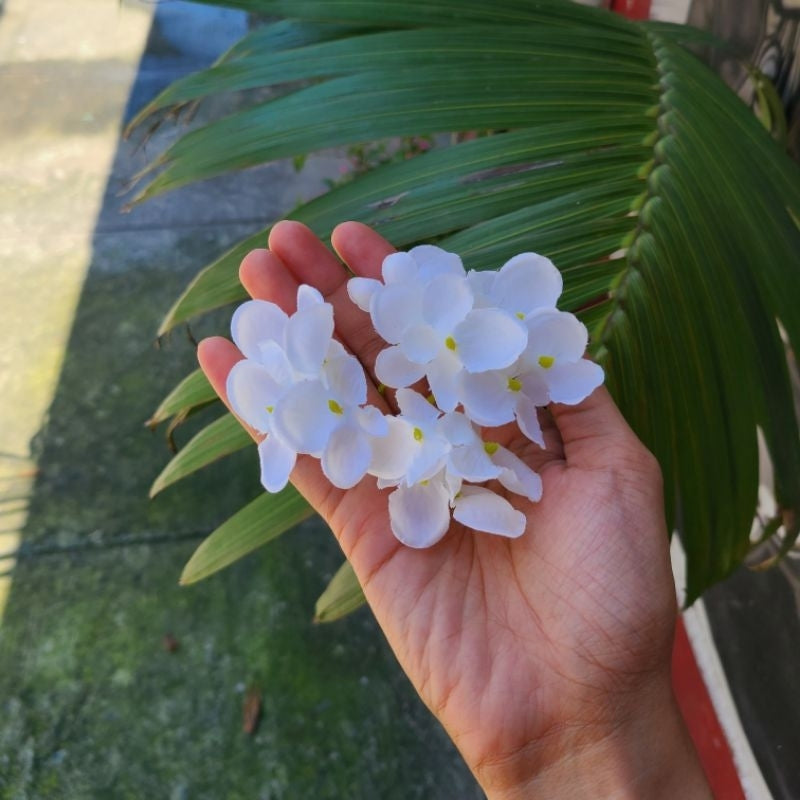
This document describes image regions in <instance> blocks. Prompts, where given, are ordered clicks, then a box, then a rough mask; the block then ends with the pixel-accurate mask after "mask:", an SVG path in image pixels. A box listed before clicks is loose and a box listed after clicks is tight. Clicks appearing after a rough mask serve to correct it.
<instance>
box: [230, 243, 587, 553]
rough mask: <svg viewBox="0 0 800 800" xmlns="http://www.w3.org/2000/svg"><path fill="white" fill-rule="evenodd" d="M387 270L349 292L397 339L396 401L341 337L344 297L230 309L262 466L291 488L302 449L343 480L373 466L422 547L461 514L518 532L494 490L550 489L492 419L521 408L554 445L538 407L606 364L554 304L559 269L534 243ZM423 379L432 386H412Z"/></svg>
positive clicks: (582, 391)
mask: <svg viewBox="0 0 800 800" xmlns="http://www.w3.org/2000/svg"><path fill="white" fill-rule="evenodd" d="M382 277H383V280H382V281H379V280H375V279H371V278H352V279H351V280H350V281H349V283H348V291H349V294H350V297H351V299H352V300H353V302H354V303H356V305H358V306H359V307H360V308H361V309H362V310H364V311H366V312H368V313H369V315H370V317H371V319H372V323H373V326H374V328H375V330H376V331H377V333H378V334H379V335H380V336H381V337H382V338H383V339H384V340H385V341H386V342H387V344H388V346H387V347H386V348H385V349H384V350H382V351H381V352H380V353H379V355H378V358H377V360H376V363H375V373H376V375H377V378H378V380H379V381H381V382H382V383H383V384H384V385H385V386H387V387H391V388H393V389H396V390H397V392H396V400H397V406H398V408H399V413H398V414H397V415H395V416H391V415H384V414H382V413H381V412H380V411H378V409H376V408H375V407H373V406H369V405H366V400H367V382H366V378H365V375H364V371H363V368H362V367H361V364H360V363H359V362H358V360H357V359H356V358H354V357H353V356H351V355H350V354H348V353H347V352H346V351H345V349H344V348H343V347H342V346H341V345H340V344H339V343H338V342H337V341H336V340H335V339H333V327H334V326H333V309H332V307H331V306H330V305H329V304H327V303H325V302H324V300H323V298H322V296H321V295H320V294H319V292H317V291H316V290H315V289H313V288H311V287H309V286H301V287H300V289H299V290H298V296H297V311H296V313H294V314H292V315H291V316H288V315H287V314H285V313H284V312H283V311H282V310H281V309H279V308H278V307H277V306H275V305H274V304H272V303H267V302H264V301H260V300H253V301H251V302H248V303H245V304H244V305H243V306H241V307H240V308H239V309H238V310H237V311H236V313H235V314H234V317H233V322H232V332H233V339H234V342H235V343H236V345H237V346H238V347H239V349H240V350H241V351H242V353H243V354H244V356H245V360H243V361H240V362H239V363H237V364H236V365H235V366H234V368H233V369H232V370H231V373H230V375H229V377H228V384H227V391H228V397H229V399H230V402H231V406H232V407H233V410H234V411H235V412H236V413H237V414H238V415H239V416H240V417H241V418H242V419H243V420H244V421H245V422H247V423H248V424H249V425H250V426H251V427H253V428H255V429H256V430H257V431H259V432H261V433H263V434H264V435H265V438H264V439H263V441H262V442H261V444H260V445H259V453H260V458H261V479H262V483H263V484H264V486H265V487H266V488H267V489H268V490H269V491H272V492H275V491H279V490H280V489H282V488H283V487H284V486H285V485H286V482H287V480H288V477H289V473H290V472H291V470H292V468H293V466H294V463H295V460H296V457H297V455H298V454H299V453H305V454H310V455H313V456H316V457H318V458H320V459H321V462H322V469H323V471H324V473H325V475H326V476H327V477H328V479H329V480H330V481H331V483H333V484H334V485H335V486H338V487H340V488H343V489H344V488H350V487H351V486H354V485H355V484H356V483H358V482H359V481H360V480H361V479H362V478H363V477H364V476H365V475H366V474H369V475H373V476H375V477H376V478H377V482H378V487H379V488H389V487H392V488H393V489H394V491H393V492H392V493H391V494H390V496H389V516H390V520H391V526H392V531H393V532H394V534H395V536H397V538H398V539H399V540H400V541H402V542H403V543H405V544H407V545H409V546H412V547H428V546H430V545H432V544H435V543H436V542H437V541H439V539H441V538H442V536H444V534H445V533H446V531H447V530H448V528H449V526H450V521H451V514H452V517H453V518H454V519H456V520H457V521H458V522H460V523H462V524H463V525H465V526H467V527H470V528H473V529H475V530H479V531H485V532H488V533H494V534H498V535H502V536H508V537H516V536H519V535H521V534H522V533H523V532H524V530H525V516H524V515H523V514H522V513H521V512H520V511H518V510H517V509H515V508H514V506H513V505H512V504H511V503H510V502H509V501H508V500H507V499H506V498H505V497H502V496H500V495H499V494H497V493H496V492H494V491H492V490H491V489H489V488H488V487H487V486H485V485H484V484H486V483H487V482H488V481H497V482H498V483H499V484H500V485H501V486H502V487H503V488H505V490H506V491H507V492H510V493H515V494H518V495H520V496H522V497H525V498H527V499H528V500H531V501H537V500H539V499H540V498H541V494H542V485H541V480H540V478H539V476H538V475H537V474H536V473H535V472H534V471H533V470H532V469H531V468H530V467H529V466H528V465H526V464H525V463H524V462H523V461H521V460H520V459H519V458H517V456H515V455H514V454H513V453H512V452H511V451H509V450H508V449H506V448H504V447H502V446H501V445H500V444H499V443H498V442H495V441H492V440H490V439H487V440H484V438H483V428H491V427H496V426H500V425H505V424H506V423H510V422H514V421H516V423H517V425H518V426H519V429H520V430H521V431H522V432H523V434H524V435H525V436H527V437H528V438H529V439H530V440H531V441H533V442H535V443H537V444H538V445H539V446H541V447H544V439H543V437H542V431H541V428H540V427H539V422H538V418H537V411H536V409H537V407H541V406H545V405H547V404H548V403H551V402H556V403H567V404H574V403H578V402H580V401H581V400H582V399H583V398H584V397H586V396H587V395H589V394H590V393H591V392H592V391H593V390H594V389H595V388H596V387H597V386H599V385H600V384H601V383H602V380H603V371H602V369H601V368H600V367H599V366H597V365H596V364H594V363H592V362H590V361H586V360H584V359H583V353H584V350H585V348H586V344H587V332H586V328H585V327H584V326H583V325H582V324H581V323H580V322H579V321H578V319H577V318H576V317H574V316H573V315H572V314H569V313H567V312H563V311H559V310H557V309H556V302H557V300H558V297H559V296H560V294H561V289H562V281H561V275H560V273H559V272H558V270H557V269H556V268H555V267H554V266H553V264H552V263H551V262H550V261H549V260H548V259H546V258H544V257H542V256H539V255H536V254H534V253H523V254H521V255H518V256H515V257H514V258H512V259H511V260H510V261H508V262H507V263H506V264H504V265H503V267H502V268H501V269H500V270H498V271H496V272H474V271H471V272H467V271H466V270H465V269H464V267H463V264H462V263H461V259H460V258H459V257H458V256H457V255H455V254H454V253H448V252H446V251H444V250H441V249H440V248H438V247H433V246H430V245H423V246H420V247H415V248H413V249H412V250H410V251H409V252H407V253H394V254H392V255H390V256H388V257H387V258H386V259H385V260H384V262H383V267H382ZM423 380H424V381H425V384H426V385H427V387H428V389H429V390H430V394H427V395H423V394H421V393H420V392H418V391H416V390H415V389H413V388H411V387H412V386H413V385H416V384H418V383H419V382H420V381H423Z"/></svg>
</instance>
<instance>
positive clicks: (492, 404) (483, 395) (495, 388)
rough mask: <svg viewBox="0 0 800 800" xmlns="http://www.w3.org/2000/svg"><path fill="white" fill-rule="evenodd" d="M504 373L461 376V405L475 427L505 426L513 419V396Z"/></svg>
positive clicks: (507, 377)
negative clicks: (476, 425)
mask: <svg viewBox="0 0 800 800" xmlns="http://www.w3.org/2000/svg"><path fill="white" fill-rule="evenodd" d="M509 377H512V376H510V375H508V374H507V373H505V372H502V371H495V370H491V371H489V372H478V373H470V372H464V374H463V375H462V376H461V402H462V403H463V404H464V410H465V411H466V412H467V414H468V416H469V417H470V419H472V420H473V421H474V422H476V423H477V424H478V425H488V426H495V425H505V423H506V422H511V420H513V419H514V403H515V400H516V393H515V392H512V391H511V389H510V388H509V386H508V380H509Z"/></svg>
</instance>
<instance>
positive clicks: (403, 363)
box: [375, 345, 425, 389]
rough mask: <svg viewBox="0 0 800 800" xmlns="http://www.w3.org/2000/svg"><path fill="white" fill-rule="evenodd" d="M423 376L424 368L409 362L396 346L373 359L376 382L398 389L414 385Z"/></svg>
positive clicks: (382, 351)
mask: <svg viewBox="0 0 800 800" xmlns="http://www.w3.org/2000/svg"><path fill="white" fill-rule="evenodd" d="M424 374H425V367H424V366H422V365H420V364H414V363H413V362H412V361H409V360H408V359H407V358H406V357H405V356H404V355H403V353H402V351H401V350H400V348H399V347H398V346H397V345H393V346H392V347H387V348H386V349H385V350H381V352H380V353H378V357H377V358H376V359H375V375H376V376H377V378H378V380H379V381H380V382H381V383H383V384H386V386H391V387H392V388H393V389H399V388H401V387H403V386H410V385H411V384H412V383H416V382H417V381H418V380H419V379H420V378H421V377H422V376H423V375H424Z"/></svg>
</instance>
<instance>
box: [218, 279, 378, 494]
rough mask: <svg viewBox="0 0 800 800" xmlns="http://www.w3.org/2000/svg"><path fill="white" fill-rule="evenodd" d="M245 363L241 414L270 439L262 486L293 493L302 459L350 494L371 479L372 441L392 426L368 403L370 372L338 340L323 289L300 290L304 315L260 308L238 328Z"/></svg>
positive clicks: (233, 390)
mask: <svg viewBox="0 0 800 800" xmlns="http://www.w3.org/2000/svg"><path fill="white" fill-rule="evenodd" d="M231 330H232V334H233V339H234V342H235V343H236V345H237V346H238V347H239V349H240V350H241V351H242V353H243V354H244V355H245V356H246V358H245V360H244V361H240V362H238V363H237V364H235V365H234V367H233V369H231V372H230V374H229V375H228V380H227V387H226V388H227V393H228V398H229V400H230V403H231V406H232V408H233V410H234V412H235V413H236V414H237V415H238V416H239V417H240V418H241V419H243V420H244V421H245V422H246V423H247V424H248V425H250V426H251V427H253V428H254V429H255V430H257V431H259V432H260V433H263V434H265V438H264V440H263V441H262V442H261V443H260V444H259V446H258V451H259V460H260V462H261V482H262V484H263V485H264V487H265V488H266V489H267V490H268V491H271V492H277V491H280V490H281V489H283V487H284V486H286V483H287V482H288V480H289V474H290V473H291V471H292V469H293V467H294V464H295V461H296V459H297V454H298V453H308V454H311V455H314V456H316V457H318V458H321V459H322V469H323V472H324V473H325V475H326V476H327V477H328V479H329V480H330V481H331V483H333V484H334V485H335V486H338V487H339V488H341V489H347V488H350V487H351V486H354V485H355V484H356V483H358V481H359V480H361V478H362V477H363V476H364V474H365V472H366V469H367V466H368V465H369V463H370V460H371V458H372V448H371V437H377V436H381V435H385V434H386V433H387V432H388V426H387V423H386V420H385V418H384V416H383V415H382V414H381V413H380V412H379V411H378V410H377V409H376V408H374V407H372V406H368V407H364V408H362V407H361V406H362V405H363V404H364V403H365V402H366V399H367V384H366V378H365V376H364V370H363V368H362V367H361V364H360V363H359V362H358V360H357V359H356V358H354V357H353V356H351V355H349V354H348V353H347V352H346V351H345V350H344V348H343V347H342V345H341V344H339V343H338V342H337V341H335V340H334V339H333V338H332V334H333V309H332V307H331V306H330V305H329V304H328V303H325V302H324V300H323V298H322V296H321V295H320V294H319V292H318V291H317V290H316V289H313V288H312V287H310V286H301V287H300V288H299V289H298V293H297V311H296V312H295V313H294V314H292V315H291V316H288V315H287V314H285V313H284V312H283V311H282V310H281V309H280V308H278V306H276V305H274V304H273V303H268V302H265V301H262V300H253V301H250V302H248V303H245V304H244V305H242V306H240V307H239V308H238V309H237V311H236V313H235V314H234V316H233V320H232V322H231Z"/></svg>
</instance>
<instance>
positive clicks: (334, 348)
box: [325, 339, 350, 359]
mask: <svg viewBox="0 0 800 800" xmlns="http://www.w3.org/2000/svg"><path fill="white" fill-rule="evenodd" d="M349 355H350V353H348V352H347V350H345V349H344V345H343V344H342V343H341V342H339V341H337V340H336V339H331V343H330V344H329V345H328V352H327V353H326V354H325V358H326V359H331V358H338V357H339V356H349Z"/></svg>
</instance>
